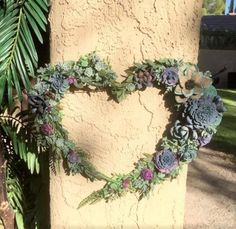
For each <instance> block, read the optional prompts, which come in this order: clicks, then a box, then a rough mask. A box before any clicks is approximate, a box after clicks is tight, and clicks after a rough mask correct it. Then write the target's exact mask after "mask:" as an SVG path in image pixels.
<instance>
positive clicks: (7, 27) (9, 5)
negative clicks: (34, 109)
mask: <svg viewBox="0 0 236 229" xmlns="http://www.w3.org/2000/svg"><path fill="white" fill-rule="evenodd" d="M47 11H48V2H47V1H46V0H34V1H33V0H22V1H16V0H6V2H5V9H3V8H2V9H1V8H0V87H1V92H0V105H1V104H2V103H3V95H4V93H7V95H8V105H9V106H11V105H12V104H13V95H14V93H15V92H16V94H17V96H18V97H19V99H22V88H24V89H26V90H29V88H30V77H33V76H34V73H35V69H36V68H37V63H38V55H37V52H36V48H35V45H34V41H33V36H32V32H33V33H34V34H35V35H36V37H37V38H38V40H39V41H40V42H41V43H42V42H43V38H42V35H41V32H42V31H46V24H47V18H46V14H47Z"/></svg>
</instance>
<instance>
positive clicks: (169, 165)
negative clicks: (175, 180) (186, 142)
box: [154, 149, 178, 174]
mask: <svg viewBox="0 0 236 229" xmlns="http://www.w3.org/2000/svg"><path fill="white" fill-rule="evenodd" d="M154 161H155V165H156V168H157V169H158V170H159V171H160V172H162V173H165V174H169V173H171V172H172V171H173V170H174V169H175V168H176V167H177V166H178V161H177V158H176V155H175V154H174V153H173V152H172V151H171V150H170V149H164V150H162V151H161V152H158V153H157V154H156V155H155V157H154Z"/></svg>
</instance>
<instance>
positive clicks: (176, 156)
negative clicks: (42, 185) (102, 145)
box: [28, 53, 225, 207]
mask: <svg viewBox="0 0 236 229" xmlns="http://www.w3.org/2000/svg"><path fill="white" fill-rule="evenodd" d="M116 79H117V75H116V74H115V72H114V71H113V70H112V69H111V66H110V65H109V63H108V61H107V60H102V59H101V58H99V56H97V55H96V53H91V54H88V55H85V56H82V57H81V58H80V59H79V60H78V61H71V62H66V63H63V64H56V65H46V67H45V68H40V69H39V71H38V78H37V80H38V81H37V83H36V84H35V85H34V87H33V89H32V90H31V91H30V92H29V93H28V104H29V110H30V113H31V114H32V115H33V116H34V127H35V129H36V133H35V136H36V138H37V144H38V146H39V147H44V148H47V149H49V150H50V152H51V154H52V155H53V157H54V158H55V159H56V160H58V159H59V160H61V159H63V160H64V161H65V162H66V164H67V167H68V169H69V171H70V172H71V173H72V174H76V173H80V174H82V175H84V176H86V177H88V178H89V179H91V180H94V179H100V180H105V181H106V184H105V185H104V187H103V188H102V189H100V190H98V191H95V192H93V193H92V194H91V195H89V196H88V197H87V198H86V199H84V200H83V201H82V202H81V203H80V204H79V207H82V206H83V205H85V204H88V203H90V204H91V203H94V202H96V201H98V200H101V199H105V200H106V201H108V200H110V199H115V198H117V197H120V196H122V195H124V194H125V193H127V192H138V193H139V194H140V198H142V197H143V196H145V195H147V194H148V193H149V191H150V190H151V189H152V188H153V187H154V185H156V184H159V183H161V182H163V181H164V180H166V179H169V178H175V177H176V176H177V175H178V174H179V172H180V170H181V168H182V166H183V165H184V164H186V163H189V162H191V161H192V160H193V159H195V158H196V156H197V152H198V149H199V147H201V146H204V145H206V144H208V143H209V142H210V140H211V138H212V136H213V134H214V133H215V132H216V128H217V126H218V125H219V124H220V122H221V119H222V116H223V112H224V111H225V108H224V106H223V102H222V100H221V98H220V97H219V96H218V95H217V91H216V89H215V87H214V86H212V82H213V79H212V76H211V74H210V72H208V71H207V72H205V73H203V72H200V71H199V69H198V67H197V66H196V65H194V64H191V63H185V62H183V61H181V60H175V59H162V60H154V61H150V60H146V61H144V62H142V63H141V64H135V65H134V66H133V67H131V68H129V69H128V70H127V77H126V79H125V80H124V81H122V82H117V81H116ZM148 87H157V88H161V89H162V90H163V92H164V93H167V94H169V95H170V97H171V98H173V103H174V104H175V108H176V109H175V110H176V112H177V113H178V119H177V120H176V121H175V122H174V123H173V125H172V127H171V128H170V130H168V131H166V132H165V136H164V137H163V138H162V139H161V140H160V144H158V145H157V147H156V152H154V153H152V154H145V155H144V158H141V159H140V160H139V161H137V163H135V167H134V169H133V170H132V171H131V172H130V173H128V174H113V175H112V177H108V176H106V175H104V174H102V173H100V172H98V171H97V170H96V168H95V167H94V166H93V165H92V164H91V163H90V162H89V157H88V154H87V153H86V152H84V151H83V150H82V149H80V148H79V147H77V146H76V145H75V144H74V143H73V142H72V141H71V140H70V139H69V137H68V133H67V131H66V130H65V129H64V128H63V126H62V124H61V120H62V116H61V113H60V110H59V108H58V105H59V103H60V100H61V99H62V98H63V96H64V95H65V93H66V92H67V91H68V90H70V89H78V90H93V91H97V90H106V91H107V93H108V94H109V95H110V96H111V98H113V99H115V100H116V101H117V102H121V101H122V100H123V99H125V98H126V96H127V95H128V94H131V93H132V92H134V91H137V90H145V89H147V88H148Z"/></svg>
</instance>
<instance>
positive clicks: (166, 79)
mask: <svg viewBox="0 0 236 229" xmlns="http://www.w3.org/2000/svg"><path fill="white" fill-rule="evenodd" d="M178 80H179V75H178V70H177V69H176V68H173V67H171V68H166V69H165V70H164V71H163V73H162V74H161V82H162V83H163V84H166V85H167V86H174V85H176V84H177V82H178Z"/></svg>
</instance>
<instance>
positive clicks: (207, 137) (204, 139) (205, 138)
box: [197, 131, 213, 146]
mask: <svg viewBox="0 0 236 229" xmlns="http://www.w3.org/2000/svg"><path fill="white" fill-rule="evenodd" d="M212 135H213V133H209V132H207V131H202V133H201V135H200V136H199V137H198V139H197V141H198V143H199V145H200V146H205V145H207V144H208V143H210V141H211V139H212Z"/></svg>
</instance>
